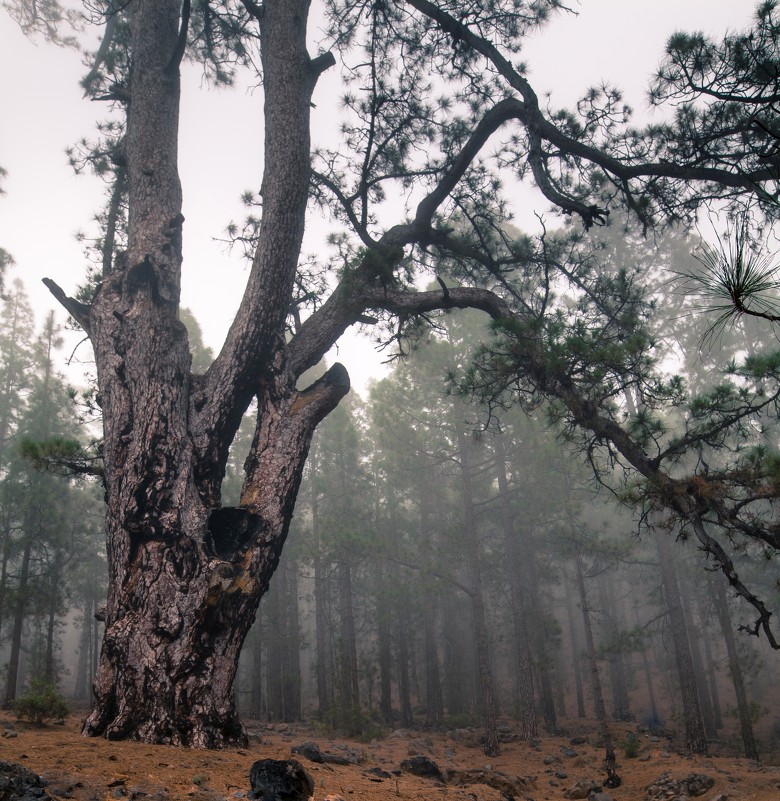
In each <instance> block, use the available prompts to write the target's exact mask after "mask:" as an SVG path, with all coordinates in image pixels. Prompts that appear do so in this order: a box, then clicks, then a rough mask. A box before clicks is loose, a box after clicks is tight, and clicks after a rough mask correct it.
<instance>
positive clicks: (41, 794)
mask: <svg viewBox="0 0 780 801" xmlns="http://www.w3.org/2000/svg"><path fill="white" fill-rule="evenodd" d="M45 785H46V782H44V780H43V779H42V778H41V777H40V776H38V775H37V774H36V773H33V772H32V771H31V770H27V768H24V767H22V766H21V765H15V764H14V763H13V762H3V761H0V801H38V799H41V798H51V796H50V795H49V794H48V793H47V792H46V790H45V789H44V788H45Z"/></svg>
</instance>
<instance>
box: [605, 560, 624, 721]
mask: <svg viewBox="0 0 780 801" xmlns="http://www.w3.org/2000/svg"><path fill="white" fill-rule="evenodd" d="M610 578H613V577H610ZM597 586H598V592H599V603H600V604H601V608H602V613H603V620H604V638H605V641H606V642H609V643H612V644H613V647H612V648H611V649H610V652H609V655H608V657H607V665H608V667H609V681H610V688H611V690H612V718H613V720H622V721H627V720H631V709H630V706H629V701H628V691H627V688H626V684H627V680H626V674H625V665H624V663H623V659H622V656H623V654H622V653H620V652H619V651H616V650H615V644H617V643H619V634H620V621H619V619H618V616H617V609H616V605H615V599H614V593H613V592H612V591H611V588H610V587H609V586H608V584H607V576H606V574H605V573H603V572H602V573H601V574H600V575H599V577H598V579H597Z"/></svg>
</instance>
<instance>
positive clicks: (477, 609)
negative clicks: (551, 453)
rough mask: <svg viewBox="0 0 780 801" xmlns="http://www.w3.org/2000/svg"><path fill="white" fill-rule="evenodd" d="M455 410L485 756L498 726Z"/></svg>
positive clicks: (466, 454)
mask: <svg viewBox="0 0 780 801" xmlns="http://www.w3.org/2000/svg"><path fill="white" fill-rule="evenodd" d="M459 411H460V409H459V407H456V414H455V425H456V426H457V434H458V457H459V460H460V473H461V481H462V484H463V496H462V505H463V533H464V541H465V550H466V554H465V555H466V569H467V573H468V584H469V589H470V597H471V608H472V614H473V625H474V642H475V646H476V656H477V669H478V675H479V684H480V689H481V696H482V697H481V701H482V703H481V707H482V709H481V711H482V719H483V722H484V726H485V746H484V750H485V754H486V755H487V756H490V757H494V756H498V755H499V754H500V753H501V748H500V746H499V744H498V727H497V722H496V706H495V700H494V694H493V673H492V670H491V666H490V642H489V637H488V630H487V618H486V615H485V605H484V597H483V591H482V574H481V570H480V554H479V544H478V539H477V521H476V514H475V512H474V489H473V486H472V468H471V454H470V445H469V442H468V440H467V438H466V432H465V431H464V425H463V423H462V421H461V419H460V418H459V415H458V413H457V412H459Z"/></svg>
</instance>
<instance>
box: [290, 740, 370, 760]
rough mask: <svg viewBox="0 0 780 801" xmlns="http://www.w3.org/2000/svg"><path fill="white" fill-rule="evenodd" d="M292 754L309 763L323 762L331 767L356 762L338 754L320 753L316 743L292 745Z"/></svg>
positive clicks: (309, 741) (308, 742)
mask: <svg viewBox="0 0 780 801" xmlns="http://www.w3.org/2000/svg"><path fill="white" fill-rule="evenodd" d="M290 751H291V752H292V753H293V754H298V755H299V756H302V757H306V759H308V760H309V761H311V762H317V763H319V764H322V763H323V762H330V763H332V764H333V765H353V764H355V763H356V762H357V760H354V761H353V760H352V759H349V757H346V756H339V755H338V754H331V753H329V752H328V751H321V750H320V747H319V746H318V745H317V743H314V742H312V741H311V740H308V741H307V742H305V743H301V744H300V745H294V746H292V748H290Z"/></svg>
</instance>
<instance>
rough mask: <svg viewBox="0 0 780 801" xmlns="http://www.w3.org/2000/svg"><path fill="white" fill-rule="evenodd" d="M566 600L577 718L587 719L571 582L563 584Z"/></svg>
mask: <svg viewBox="0 0 780 801" xmlns="http://www.w3.org/2000/svg"><path fill="white" fill-rule="evenodd" d="M563 591H564V598H565V603H566V619H567V621H568V623H569V641H570V643H571V645H570V647H571V656H572V664H573V667H574V687H575V691H576V693H577V717H578V718H584V717H586V712H585V693H584V692H583V687H582V659H581V656H582V654H581V651H582V649H581V647H580V642H579V637H578V636H577V626H576V622H575V620H574V609H573V603H572V597H571V590H570V589H569V582H568V581H564V582H563Z"/></svg>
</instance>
